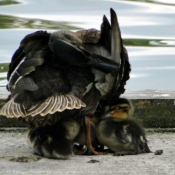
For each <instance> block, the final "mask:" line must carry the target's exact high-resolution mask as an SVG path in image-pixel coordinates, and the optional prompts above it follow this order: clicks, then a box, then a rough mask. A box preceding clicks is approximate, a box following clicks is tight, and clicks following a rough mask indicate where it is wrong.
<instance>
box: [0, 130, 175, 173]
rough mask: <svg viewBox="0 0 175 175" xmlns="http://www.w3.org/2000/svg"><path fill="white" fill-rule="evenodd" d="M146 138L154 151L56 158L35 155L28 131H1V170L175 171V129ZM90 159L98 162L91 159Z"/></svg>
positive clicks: (51, 171)
mask: <svg viewBox="0 0 175 175" xmlns="http://www.w3.org/2000/svg"><path fill="white" fill-rule="evenodd" d="M147 139H148V141H149V143H148V145H149V147H150V149H151V150H152V151H153V153H149V154H140V155H132V156H121V157H114V156H113V155H112V154H108V155H103V156H77V155H72V156H71V157H70V159H69V160H56V159H55V160H53V159H47V158H42V157H38V156H36V155H34V154H33V151H32V150H31V149H30V147H29V146H28V144H27V141H26V140H27V137H26V133H24V132H20V130H17V131H16V132H15V130H14V131H12V130H11V129H10V130H9V131H1V132H0V174H4V175H5V174H9V175H12V174H29V175H32V174H61V175H86V174H87V175H91V174H118V175H125V174H126V175H128V174H129V175H158V174H161V175H175V133H173V132H166V133H157V132H148V133H147ZM156 150H163V154H162V155H155V154H154V152H155V151H156ZM21 160H23V162H21ZM90 160H97V162H96V163H88V162H89V161H90Z"/></svg>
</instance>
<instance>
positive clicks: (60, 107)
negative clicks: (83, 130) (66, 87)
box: [0, 94, 86, 118]
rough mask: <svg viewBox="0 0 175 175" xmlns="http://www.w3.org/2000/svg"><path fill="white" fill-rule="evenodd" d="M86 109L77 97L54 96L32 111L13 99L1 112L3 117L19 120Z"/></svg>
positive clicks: (67, 95) (68, 95) (32, 108)
mask: <svg viewBox="0 0 175 175" xmlns="http://www.w3.org/2000/svg"><path fill="white" fill-rule="evenodd" d="M82 107H86V104H85V103H83V102H82V101H81V100H80V99H78V98H77V97H75V96H73V95H70V94H66V95H52V96H50V97H48V98H47V99H46V100H45V101H40V102H39V103H37V104H36V105H34V106H32V107H31V108H30V109H24V108H23V107H22V106H21V105H20V104H18V103H15V102H14V99H13V98H12V99H11V100H10V101H8V102H7V103H6V104H5V105H4V106H3V107H2V108H1V110H0V114H1V115H5V116H7V117H9V118H13V117H16V118H19V117H26V116H32V117H34V116H36V115H39V114H40V115H41V116H45V115H47V114H53V113H55V112H62V111H64V110H66V109H69V110H72V109H80V108H82Z"/></svg>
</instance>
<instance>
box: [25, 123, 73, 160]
mask: <svg viewBox="0 0 175 175" xmlns="http://www.w3.org/2000/svg"><path fill="white" fill-rule="evenodd" d="M28 140H29V144H30V145H31V147H32V149H33V150H34V152H35V153H36V154H37V155H40V156H43V157H47V158H53V159H68V158H69V156H70V155H71V154H72V142H71V141H70V140H68V139H67V138H66V137H65V135H64V133H63V132H61V131H60V128H59V129H58V128H57V129H56V128H54V126H44V127H38V128H36V129H34V130H30V131H29V134H28Z"/></svg>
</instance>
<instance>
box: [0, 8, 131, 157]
mask: <svg viewBox="0 0 175 175" xmlns="http://www.w3.org/2000/svg"><path fill="white" fill-rule="evenodd" d="M110 16H111V24H110V23H109V21H108V19H107V18H106V16H105V15H104V16H103V21H102V24H101V31H99V30H97V29H87V30H80V31H76V32H73V31H69V30H59V31H56V32H53V33H49V32H47V31H36V32H34V33H31V34H28V35H27V36H25V37H24V38H23V39H22V41H21V42H20V46H19V48H18V49H17V50H16V51H15V53H14V54H13V56H12V59H11V62H10V64H9V70H8V73H7V80H8V84H7V86H6V88H7V90H8V91H9V92H10V95H9V97H8V99H7V102H6V104H5V105H4V106H3V107H2V108H1V109H0V114H1V115H4V116H6V117H8V118H19V119H20V120H22V121H24V122H25V123H27V126H28V128H29V135H28V136H29V141H30V142H32V143H31V145H38V146H37V147H38V148H39V149H38V148H37V149H35V148H34V146H32V148H33V149H35V152H38V154H41V155H42V154H43V153H42V151H38V150H42V149H40V147H42V145H43V142H39V141H38V140H37V138H46V137H45V136H46V135H47V133H48V134H49V135H50V134H51V135H52V134H54V132H56V131H57V128H59V126H62V122H63V121H64V120H63V118H66V120H67V122H68V123H69V120H72V119H74V118H76V120H77V121H78V125H80V128H81V127H82V123H84V125H85V127H84V128H86V129H85V133H86V142H87V145H89V146H88V148H89V150H90V151H89V152H90V154H98V153H96V152H94V149H93V147H92V145H91V137H90V128H89V123H90V118H91V117H92V116H93V114H94V113H95V111H96V109H97V107H98V105H99V102H100V101H103V103H104V101H105V105H106V104H107V103H108V101H110V100H111V99H112V98H114V97H118V96H120V94H122V93H124V90H125V89H124V86H125V84H126V81H127V80H128V79H129V73H130V64H129V59H128V53H127V50H126V48H125V47H124V46H123V43H122V38H121V32H120V28H119V24H118V20H117V15H116V13H115V11H114V10H113V9H112V8H111V9H110ZM100 103H101V102H100ZM80 119H81V120H80ZM82 120H83V121H84V122H82ZM79 121H80V122H79ZM64 122H65V121H64ZM64 122H63V123H64ZM68 126H69V125H68ZM50 127H51V128H52V127H53V129H52V132H51V131H50V129H48V128H50ZM61 128H64V127H61ZM77 128H78V127H77ZM68 130H69V129H63V130H62V132H61V131H60V132H56V133H57V135H64V138H65V136H66V135H67V132H68ZM63 131H64V132H63ZM50 132H51V133H50ZM76 136H77V135H76V134H75V136H74V137H76ZM53 138H54V137H53ZM53 138H52V139H53ZM55 138H56V137H55ZM58 138H62V136H59V137H58ZM35 140H36V143H35ZM58 142H59V140H58ZM63 145H64V144H63ZM67 145H69V149H67V155H69V154H70V152H71V151H70V150H71V146H70V145H71V144H69V143H68V142H65V147H67ZM51 148H52V147H51ZM58 149H59V148H58ZM60 153H61V147H60V149H59V154H60ZM64 155H66V154H63V155H60V157H64ZM43 156H45V155H43ZM50 157H51V156H50ZM57 157H59V156H57ZM66 157H67V156H66Z"/></svg>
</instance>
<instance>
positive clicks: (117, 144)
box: [96, 99, 151, 156]
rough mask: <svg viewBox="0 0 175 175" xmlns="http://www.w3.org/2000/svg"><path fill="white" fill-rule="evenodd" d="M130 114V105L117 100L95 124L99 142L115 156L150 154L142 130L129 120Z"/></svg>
mask: <svg viewBox="0 0 175 175" xmlns="http://www.w3.org/2000/svg"><path fill="white" fill-rule="evenodd" d="M131 113H132V105H131V103H130V102H129V101H128V100H127V99H119V100H118V102H117V103H116V104H115V105H114V106H111V107H109V109H108V110H107V111H106V113H105V114H104V115H103V116H102V117H101V119H100V121H99V122H98V123H97V124H96V136H97V138H98V140H99V142H100V143H101V144H103V145H105V146H107V147H108V148H109V149H110V150H112V151H113V152H115V154H114V155H115V156H119V155H134V154H140V153H150V152H151V151H150V149H149V147H148V145H147V140H146V135H145V131H144V129H143V128H142V127H141V126H140V125H139V123H138V122H136V121H135V120H133V119H131V118H130V116H131Z"/></svg>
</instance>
